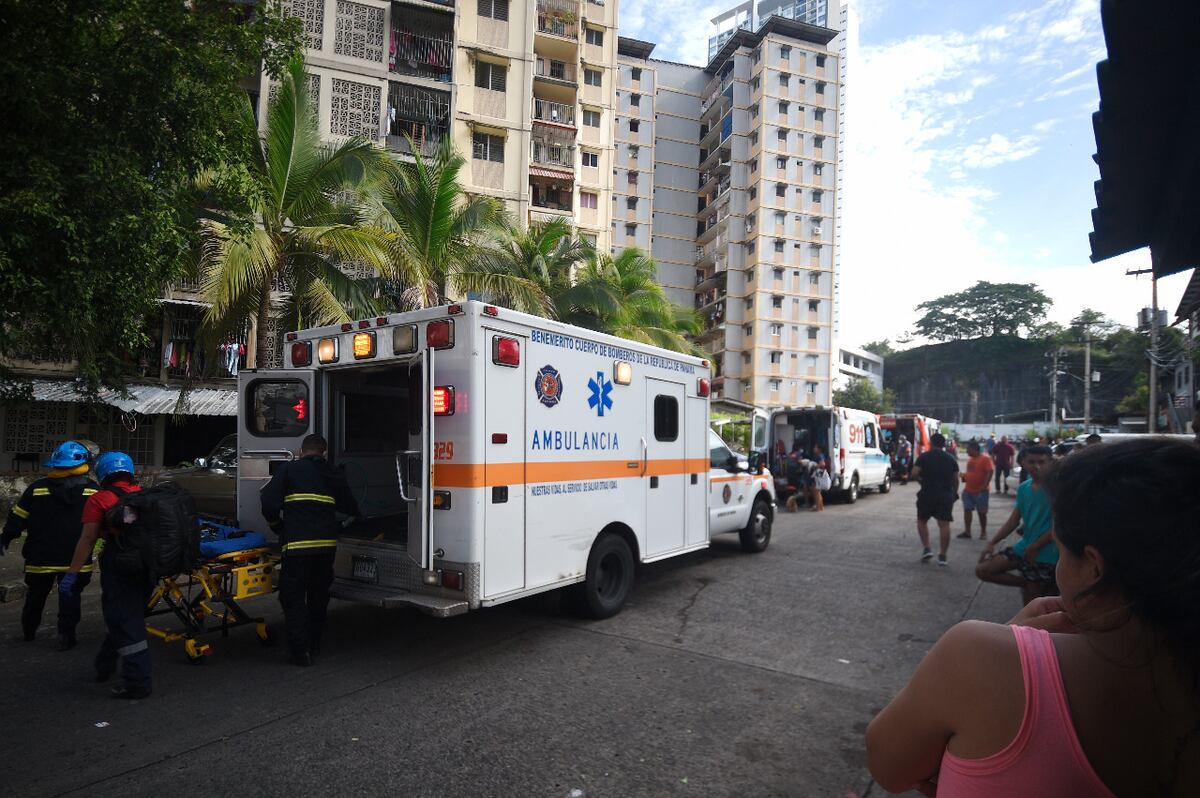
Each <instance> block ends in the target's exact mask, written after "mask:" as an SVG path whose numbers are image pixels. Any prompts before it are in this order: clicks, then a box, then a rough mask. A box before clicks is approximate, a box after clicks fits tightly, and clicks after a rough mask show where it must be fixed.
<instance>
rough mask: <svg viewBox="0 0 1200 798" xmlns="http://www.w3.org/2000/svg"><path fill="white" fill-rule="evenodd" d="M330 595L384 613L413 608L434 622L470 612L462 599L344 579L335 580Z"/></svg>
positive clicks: (468, 606)
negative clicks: (381, 608) (379, 608)
mask: <svg viewBox="0 0 1200 798" xmlns="http://www.w3.org/2000/svg"><path fill="white" fill-rule="evenodd" d="M329 594H330V595H331V596H333V597H334V598H339V599H343V600H345V601H354V602H357V603H359V604H371V605H374V606H376V607H383V608H384V609H391V608H393V607H413V608H414V609H418V610H420V611H421V612H423V613H425V614H426V615H432V616H433V617H435V618H450V617H453V616H455V615H463V614H464V613H466V611H467V610H468V609H469V608H470V605H468V604H467V602H466V600H465V599H452V598H443V597H441V596H425V595H421V594H419V593H411V592H409V591H407V590H400V589H397V588H394V587H375V586H373V585H362V584H358V583H356V582H350V581H347V580H344V579H335V580H334V582H333V586H332V587H331V588H330V589H329Z"/></svg>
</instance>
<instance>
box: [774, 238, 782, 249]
mask: <svg viewBox="0 0 1200 798" xmlns="http://www.w3.org/2000/svg"><path fill="white" fill-rule="evenodd" d="M775 251H776V252H783V239H782V238H777V239H775Z"/></svg>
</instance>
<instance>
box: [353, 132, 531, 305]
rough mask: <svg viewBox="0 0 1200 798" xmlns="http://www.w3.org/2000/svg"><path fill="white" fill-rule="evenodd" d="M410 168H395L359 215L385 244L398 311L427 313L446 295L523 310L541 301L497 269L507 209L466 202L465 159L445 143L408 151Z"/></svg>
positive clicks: (484, 201)
mask: <svg viewBox="0 0 1200 798" xmlns="http://www.w3.org/2000/svg"><path fill="white" fill-rule="evenodd" d="M411 150H412V152H413V161H412V162H394V163H393V164H392V165H391V167H390V168H389V169H388V170H387V172H386V174H385V176H384V179H383V180H382V182H381V183H380V185H379V186H378V189H377V197H378V199H377V202H376V204H375V205H374V206H373V207H371V208H370V210H369V211H368V214H367V215H366V216H365V217H364V218H365V220H366V221H369V222H370V223H372V224H374V225H377V226H378V227H379V228H381V229H382V230H384V231H385V232H386V233H387V234H388V236H389V239H390V247H389V257H390V260H391V273H392V274H393V275H394V276H395V278H396V279H397V280H398V281H399V284H400V286H401V288H402V291H401V292H400V303H401V309H403V310H408V309H412V308H424V307H431V306H433V305H439V304H442V303H443V302H445V301H447V299H448V297H449V296H450V295H451V294H454V295H459V296H461V295H463V294H467V293H480V294H486V295H488V296H502V297H506V298H507V300H508V301H510V302H513V303H514V304H520V305H522V307H537V306H539V305H540V304H541V303H542V302H543V301H544V300H543V297H542V293H541V292H540V291H539V290H538V288H537V286H535V285H533V284H531V283H530V282H528V281H526V280H523V279H522V278H520V277H519V276H515V275H513V274H511V273H509V272H506V271H505V270H504V269H497V268H495V264H496V261H497V253H496V252H495V250H494V248H493V247H492V243H493V241H494V238H495V236H496V234H497V232H498V231H499V230H501V229H502V228H503V227H504V226H505V225H506V224H507V220H506V219H505V215H504V207H503V205H501V203H500V202H499V201H498V200H496V199H494V198H492V197H484V196H470V195H468V194H467V193H466V191H464V190H463V187H462V184H461V183H460V182H459V174H460V173H461V172H462V170H463V167H464V166H465V165H466V161H465V160H464V159H463V157H462V156H461V155H459V154H458V153H457V152H455V151H454V148H453V145H452V144H451V141H450V139H449V138H446V139H443V141H442V143H441V145H440V146H439V147H438V149H437V150H436V152H434V154H433V155H432V156H427V155H422V154H421V151H420V148H419V147H415V146H414V147H411Z"/></svg>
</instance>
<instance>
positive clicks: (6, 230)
mask: <svg viewBox="0 0 1200 798" xmlns="http://www.w3.org/2000/svg"><path fill="white" fill-rule="evenodd" d="M250 8H251V7H250V6H247V5H246V4H242V3H230V2H224V0H193V2H188V3H183V2H178V0H89V2H87V3H82V4H81V3H75V2H68V1H67V0H43V1H42V2H6V3H4V4H3V10H2V11H0V47H2V48H3V52H4V58H3V59H0V85H2V86H3V87H4V89H3V90H2V91H3V101H2V105H3V108H4V122H3V124H2V125H0V355H5V356H13V355H19V354H21V353H23V352H28V351H29V350H31V349H32V350H37V352H38V354H39V357H41V358H45V359H51V360H63V361H74V362H75V363H76V364H77V369H78V372H79V374H80V375H81V376H82V377H83V378H84V379H85V381H86V382H87V383H88V384H89V385H90V386H91V387H93V388H95V387H97V386H98V385H100V384H109V385H120V384H121V382H122V374H123V372H124V370H125V362H124V359H125V358H126V357H127V353H129V352H130V351H131V350H136V349H137V347H138V346H139V345H141V344H143V343H144V342H145V341H146V340H148V339H147V337H146V335H145V332H144V327H145V322H144V319H145V318H146V317H147V316H148V315H150V314H152V313H156V312H157V304H156V300H157V299H158V297H159V296H160V295H161V293H160V292H161V291H162V288H163V286H164V285H165V284H166V283H167V282H169V281H170V280H171V279H173V278H174V277H176V276H177V274H176V271H175V269H176V265H177V264H178V263H179V262H180V255H181V253H183V252H184V251H186V250H187V249H188V248H189V247H190V246H191V245H192V244H193V243H194V239H193V238H192V237H193V236H194V231H195V225H194V216H193V215H192V212H191V211H192V202H191V198H192V177H193V176H194V175H195V174H196V173H197V172H199V171H200V170H202V169H204V168H207V167H211V166H214V165H216V164H218V163H221V162H237V161H239V160H241V159H242V158H243V157H244V154H245V152H246V151H247V149H248V145H249V142H250V139H249V137H248V136H247V135H246V128H245V124H244V121H243V117H242V115H241V112H240V108H241V107H242V106H243V105H244V104H245V101H246V95H245V91H244V89H242V88H241V87H240V85H239V83H240V82H241V81H242V80H244V78H245V77H246V76H247V75H254V74H257V73H258V70H259V67H260V65H261V64H262V62H263V60H264V58H265V59H266V62H267V66H268V70H269V71H271V72H275V71H277V70H278V68H279V67H280V66H281V65H282V64H283V63H285V62H286V60H287V58H288V57H289V56H290V55H291V54H292V53H294V52H297V51H298V49H299V43H300V37H301V30H300V24H299V21H298V20H294V19H292V20H284V19H282V17H280V16H279V15H276V14H261V13H255V12H252V11H250V10H248V9H250Z"/></svg>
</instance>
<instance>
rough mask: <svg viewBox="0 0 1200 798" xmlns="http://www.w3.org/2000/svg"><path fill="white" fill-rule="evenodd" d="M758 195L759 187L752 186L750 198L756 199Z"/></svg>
mask: <svg viewBox="0 0 1200 798" xmlns="http://www.w3.org/2000/svg"><path fill="white" fill-rule="evenodd" d="M757 197H758V188H757V187H756V186H752V187H751V188H750V199H756V198H757ZM751 252H753V250H751Z"/></svg>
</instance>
